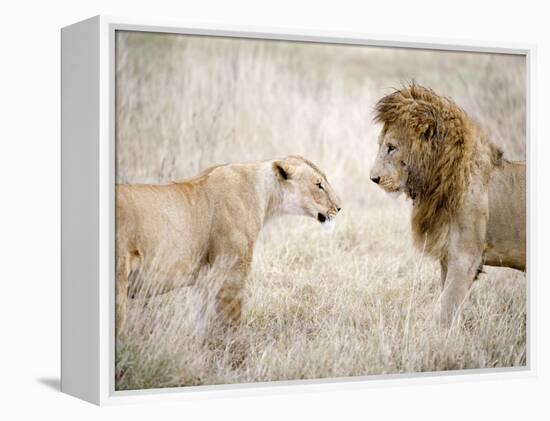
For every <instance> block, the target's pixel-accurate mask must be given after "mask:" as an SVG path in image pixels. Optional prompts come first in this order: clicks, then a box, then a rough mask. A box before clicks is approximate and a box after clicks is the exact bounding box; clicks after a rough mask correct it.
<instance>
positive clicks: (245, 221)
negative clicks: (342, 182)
mask: <svg viewBox="0 0 550 421" xmlns="http://www.w3.org/2000/svg"><path fill="white" fill-rule="evenodd" d="M116 196H117V197H116V199H117V200H116V326H117V332H120V331H121V330H122V329H123V326H124V321H125V316H126V312H127V305H128V299H129V298H131V297H133V296H135V295H140V294H143V291H146V292H147V294H149V295H151V294H152V295H155V294H161V293H164V292H167V291H170V290H172V289H174V288H179V287H182V286H187V285H190V284H192V283H193V282H194V280H195V279H196V277H197V274H198V273H199V272H200V271H201V270H203V269H205V268H208V267H209V266H211V265H214V264H219V263H221V264H225V265H227V267H226V268H225V271H224V273H225V274H226V277H227V279H224V280H223V282H222V285H221V288H220V290H219V292H218V293H217V294H216V297H215V299H216V306H215V307H216V308H217V311H218V314H219V317H220V319H221V321H222V322H223V323H224V324H226V325H228V326H231V327H235V326H236V325H237V324H238V322H239V320H240V316H241V306H242V296H241V295H242V294H241V292H242V289H243V287H244V282H245V280H246V278H247V276H248V274H249V271H250V266H251V264H252V258H253V252H254V244H255V242H256V239H257V237H258V235H259V233H260V230H261V229H262V227H263V226H264V225H265V224H266V223H267V222H268V221H269V220H270V219H272V218H274V217H276V216H278V215H283V214H295V215H306V216H310V217H313V218H316V219H319V220H320V221H321V222H323V221H325V220H327V221H328V220H330V219H332V218H334V217H335V216H336V214H337V213H338V211H339V210H340V201H339V199H338V197H337V195H336V194H335V192H334V191H333V189H332V187H331V186H330V184H329V183H328V181H327V178H326V176H325V175H324V174H323V173H322V172H321V171H320V170H319V168H318V167H316V166H315V165H313V164H312V163H311V162H309V161H307V160H305V159H304V158H302V157H299V156H291V157H288V158H285V159H282V160H269V161H259V162H249V163H242V164H228V165H222V166H217V167H212V168H210V169H208V170H206V171H204V172H203V173H202V174H200V175H199V176H197V177H195V178H193V179H190V180H186V181H182V182H176V183H172V184H167V185H118V186H117V188H116ZM321 215H322V216H321ZM153 266H154V269H155V271H156V272H157V273H158V276H155V277H153V278H151V279H143V277H136V276H131V274H132V272H134V271H140V270H145V271H147V269H151V268H152V267H153ZM159 271H160V273H159ZM138 280H139V281H138ZM138 282H140V284H138Z"/></svg>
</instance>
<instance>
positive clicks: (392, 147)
mask: <svg viewBox="0 0 550 421" xmlns="http://www.w3.org/2000/svg"><path fill="white" fill-rule="evenodd" d="M393 151H395V146H393V145H390V144H389V143H388V153H390V152H393Z"/></svg>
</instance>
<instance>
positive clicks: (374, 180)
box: [370, 177, 380, 184]
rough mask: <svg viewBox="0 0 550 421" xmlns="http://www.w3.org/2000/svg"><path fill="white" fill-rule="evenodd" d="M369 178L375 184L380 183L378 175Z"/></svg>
mask: <svg viewBox="0 0 550 421" xmlns="http://www.w3.org/2000/svg"><path fill="white" fill-rule="evenodd" d="M370 179H371V181H372V182H373V183H376V184H378V183H380V177H371V178H370Z"/></svg>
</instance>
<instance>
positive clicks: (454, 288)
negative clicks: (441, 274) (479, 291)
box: [437, 254, 481, 327]
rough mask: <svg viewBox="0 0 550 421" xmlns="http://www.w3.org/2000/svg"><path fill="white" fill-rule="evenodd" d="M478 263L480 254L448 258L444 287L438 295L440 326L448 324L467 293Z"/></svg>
mask: <svg viewBox="0 0 550 421" xmlns="http://www.w3.org/2000/svg"><path fill="white" fill-rule="evenodd" d="M480 264H481V254H479V255H471V254H461V255H455V256H453V257H452V258H450V259H449V266H448V270H447V276H446V279H445V287H444V289H443V293H442V294H441V297H440V303H439V311H438V315H437V316H438V319H439V322H440V324H441V325H442V326H444V327H449V326H450V324H451V322H452V321H453V318H454V317H455V315H456V314H457V312H458V310H459V309H460V307H461V306H462V303H463V302H464V299H465V298H466V296H467V295H468V291H469V289H470V287H471V285H472V283H473V281H474V279H475V277H476V275H477V272H478V268H479V266H480Z"/></svg>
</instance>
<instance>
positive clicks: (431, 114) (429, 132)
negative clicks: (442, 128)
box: [412, 103, 437, 142]
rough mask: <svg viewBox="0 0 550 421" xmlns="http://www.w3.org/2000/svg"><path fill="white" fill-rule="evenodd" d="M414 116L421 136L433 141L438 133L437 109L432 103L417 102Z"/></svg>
mask: <svg viewBox="0 0 550 421" xmlns="http://www.w3.org/2000/svg"><path fill="white" fill-rule="evenodd" d="M412 117H413V121H414V123H413V124H414V125H415V126H416V131H417V133H418V134H419V136H421V137H423V138H424V139H426V141H428V142H431V141H432V140H433V138H434V137H435V135H436V133H437V110H435V109H434V108H433V107H432V106H431V104H425V103H417V104H415V106H414V108H413V110H412Z"/></svg>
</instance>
